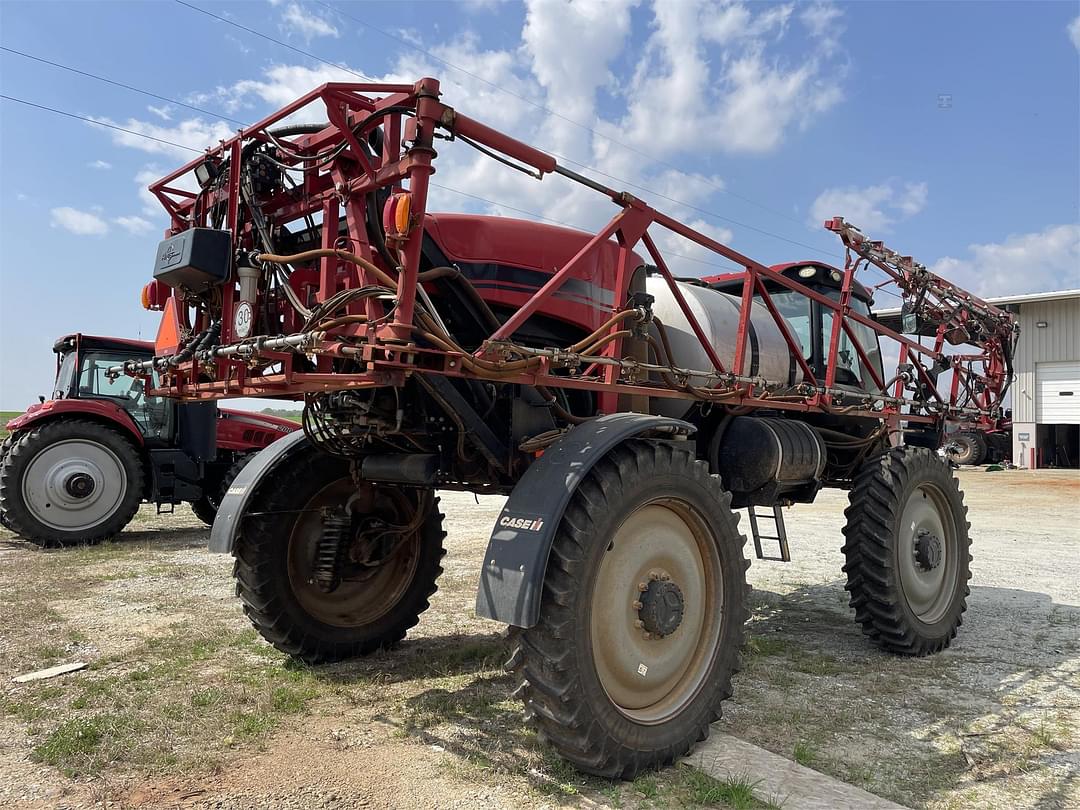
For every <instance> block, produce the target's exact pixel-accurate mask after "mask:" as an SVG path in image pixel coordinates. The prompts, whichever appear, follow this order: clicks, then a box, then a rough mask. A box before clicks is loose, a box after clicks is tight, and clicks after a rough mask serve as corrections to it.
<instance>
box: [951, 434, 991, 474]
mask: <svg viewBox="0 0 1080 810" xmlns="http://www.w3.org/2000/svg"><path fill="white" fill-rule="evenodd" d="M952 441H953V442H955V443H956V445H957V447H958V452H957V453H956V454H955V455H954V459H955V461H956V463H957V464H960V465H966V466H971V467H977V466H978V465H980V464H982V463H983V462H984V461H985V460H986V455H987V450H988V448H987V445H986V437H985V436H983V435H982V434H981V433H974V432H969V431H964V432H963V433H957V434H956V435H955V436H953V437H952Z"/></svg>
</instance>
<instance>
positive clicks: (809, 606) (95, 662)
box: [0, 470, 1080, 808]
mask: <svg viewBox="0 0 1080 810" xmlns="http://www.w3.org/2000/svg"><path fill="white" fill-rule="evenodd" d="M960 478H961V484H962V487H963V488H964V490H965V492H966V496H967V503H968V505H969V507H970V515H969V517H970V520H971V524H972V529H971V533H972V537H973V538H974V543H975V546H974V553H975V562H974V564H973V579H972V583H971V584H972V589H971V597H970V599H969V609H968V613H967V616H966V620H965V623H964V626H963V628H961V632H960V635H959V637H958V638H957V641H956V643H955V644H954V645H953V647H952V648H950V649H949V650H948V651H946V652H945V653H943V654H941V655H938V656H935V657H933V658H928V659H919V660H906V659H898V658H895V657H891V656H888V655H884V654H882V653H879V652H877V651H876V650H875V649H874V648H872V647H871V646H870V645H869V644H868V643H867V642H866V641H865V639H864V638H863V637H862V635H861V633H860V632H859V630H858V628H857V627H856V626H855V625H854V622H853V620H852V617H851V614H850V612H849V610H848V609H847V607H846V594H845V592H844V591H843V583H842V581H841V580H840V566H841V564H842V560H841V555H840V553H839V547H840V543H841V537H840V529H841V526H842V522H843V517H842V511H843V507H844V505H845V503H846V495H845V494H844V493H839V492H824V493H822V495H821V497H820V498H819V500H818V502H817V503H816V504H814V505H812V506H801V507H796V508H795V509H793V510H791V511H790V512H789V513H788V519H787V525H788V532H789V535H790V538H791V550H792V556H793V561H792V562H791V563H788V564H782V563H775V562H758V561H755V563H754V564H753V565H752V566H751V568H750V571H749V573H748V576H749V579H750V581H751V583H752V584H753V586H754V594H753V615H752V618H751V623H750V628H749V629H750V641H749V642H748V645H747V649H746V651H745V655H744V660H745V666H744V668H743V670H742V672H741V673H740V674H739V675H738V677H737V679H736V682H735V697H734V698H733V700H732V701H730V703H729V704H726V705H727V708H726V713H725V717H724V719H723V720H721V721H720V722H719V723H718V727H719V728H721V729H723V730H724V731H727V732H729V733H732V734H735V735H736V736H739V737H741V738H743V739H745V740H748V741H750V742H753V743H756V744H758V745H761V746H763V747H765V748H768V749H769V750H772V751H775V752H777V753H779V754H782V755H784V756H787V757H789V758H792V759H795V760H797V761H799V762H801V763H803V764H806V765H809V766H810V767H813V768H815V769H817V770H820V771H823V772H825V773H829V774H832V775H834V776H836V777H838V778H841V779H843V780H845V781H849V782H851V783H853V784H856V785H859V786H860V787H863V788H865V789H867V790H870V791H871V792H874V793H876V794H878V795H881V796H885V797H887V798H890V799H893V800H895V801H898V802H901V803H904V804H907V805H909V806H913V807H931V808H954V807H972V808H975V807H980V808H981V807H1008V808H1013V807H1018V808H1022V807H1032V808H1035V807H1038V808H1056V807H1061V808H1065V807H1077V806H1080V751H1078V749H1080V562H1078V560H1080V557H1078V554H1077V546H1078V544H1080V529H1078V526H1080V477H1078V476H1077V474H1076V473H1075V472H1073V473H1063V472H1039V473H1026V472H1000V473H985V472H982V471H977V470H976V471H968V470H965V471H963V472H961V473H960ZM501 503H502V499H500V498H494V497H481V498H479V499H474V498H473V497H472V496H466V495H461V494H448V495H445V496H444V499H443V506H444V511H446V513H447V530H448V532H449V541H448V545H449V554H448V556H447V558H446V563H445V568H446V572H445V574H444V576H443V577H442V578H441V580H440V591H439V593H438V594H436V597H435V598H434V600H433V603H432V609H431V610H430V611H429V612H428V613H426V614H425V616H424V618H423V620H422V621H421V623H420V625H419V626H418V627H417V628H416V629H415V631H414V632H412V633H411V634H410V637H409V639H408V640H406V642H404V643H403V644H402V645H401V646H400V648H399V649H397V650H394V651H391V652H387V653H380V654H377V655H375V656H372V657H370V658H367V659H364V660H362V661H359V662H351V663H348V664H341V665H336V666H327V667H315V668H310V667H298V666H295V665H293V664H291V663H290V662H288V661H287V660H286V659H285V658H284V657H283V656H280V655H279V654H277V653H276V652H275V651H273V650H272V649H270V648H269V647H267V646H266V645H265V644H264V643H263V642H262V641H261V639H258V638H257V637H255V636H254V635H253V634H252V633H251V631H250V630H249V629H248V626H247V624H246V621H245V619H244V618H243V615H242V613H241V612H240V610H239V607H238V605H237V603H236V600H235V599H234V598H233V596H232V584H231V580H230V576H229V575H230V560H229V559H228V558H222V557H219V556H215V555H210V554H209V553H207V552H206V551H205V542H206V536H207V530H206V529H205V528H204V527H202V525H201V524H199V523H198V521H197V520H195V519H194V517H193V516H191V514H190V512H188V511H187V510H186V509H183V510H179V509H178V510H177V513H176V514H175V515H173V516H162V517H157V516H154V515H153V514H152V510H151V509H149V508H144V509H143V512H142V513H141V514H140V516H139V518H138V520H137V522H136V524H134V526H133V527H132V528H131V529H129V531H127V532H125V533H124V535H123V536H122V537H121V538H120V539H119V541H117V542H114V543H109V544H105V545H102V546H98V547H95V548H90V549H76V550H68V551H59V552H42V551H39V550H37V549H35V548H34V547H32V546H30V545H28V544H26V543H23V542H22V541H19V540H17V539H15V538H13V537H12V536H11V535H10V533H7V532H4V531H2V530H0V611H2V615H3V616H4V620H3V622H2V624H0V710H2V711H0V806H3V807H72V808H75V807H80V808H81V807H91V806H104V805H107V806H115V807H202V808H250V807H285V808H290V807H297V808H299V807H339V806H347V807H372V808H375V807H448V808H457V807H512V808H526V807H551V806H616V807H665V806H671V807H681V806H693V805H696V804H702V803H708V801H710V799H709V797H710V796H714V795H715V794H711V793H708V792H703V791H702V789H701V788H702V784H701V781H700V779H698V778H697V777H695V775H694V774H692V773H690V772H689V769H686V768H676V769H669V770H667V771H664V772H662V773H659V774H656V775H650V776H647V777H643V778H639V779H638V780H637V781H635V782H633V783H629V784H618V785H612V784H610V783H607V782H604V781H601V780H594V779H590V778H585V777H582V776H581V775H579V774H577V773H575V772H574V771H573V770H572V769H570V768H568V767H566V766H565V764H564V763H562V762H561V761H560V760H558V759H557V758H555V757H552V756H551V755H550V753H549V752H547V751H546V750H545V749H544V748H543V747H542V746H540V745H539V744H538V743H537V741H536V740H535V737H534V736H533V735H531V734H530V733H529V732H528V731H527V730H525V729H524V728H523V726H522V723H521V717H520V707H519V706H518V704H517V703H516V702H515V701H514V700H513V698H512V697H511V695H510V692H511V690H512V685H511V684H510V682H509V680H508V679H507V678H506V677H505V675H503V673H502V671H501V668H500V663H501V658H502V656H503V654H504V643H503V640H502V637H501V633H500V628H498V627H496V626H494V625H492V624H490V623H488V622H484V621H482V620H479V619H477V618H475V617H474V616H473V614H472V603H473V597H474V588H475V583H476V575H477V569H478V565H479V562H480V560H481V558H482V554H483V549H484V546H485V544H486V540H487V533H488V530H489V529H490V526H491V524H492V522H493V521H494V518H495V516H496V515H497V513H498V510H499V508H500V506H501ZM744 528H745V525H744ZM71 660H82V661H87V662H88V663H90V665H91V666H90V668H88V669H87V670H84V671H82V672H79V673H75V674H71V675H67V676H64V677H62V678H58V679H55V680H52V681H43V682H40V683H36V684H25V685H15V684H12V683H11V681H10V679H11V677H12V676H13V675H16V674H19V673H20V672H25V671H28V670H32V669H36V668H38V667H41V666H48V665H51V664H54V663H62V662H65V661H71ZM748 776H749V777H750V778H751V780H752V778H753V775H752V774H749V775H748ZM763 798H766V799H768V798H772V799H775V800H778V801H780V802H781V803H782V799H783V797H763Z"/></svg>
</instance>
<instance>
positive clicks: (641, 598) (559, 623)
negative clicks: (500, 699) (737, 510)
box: [507, 439, 749, 779]
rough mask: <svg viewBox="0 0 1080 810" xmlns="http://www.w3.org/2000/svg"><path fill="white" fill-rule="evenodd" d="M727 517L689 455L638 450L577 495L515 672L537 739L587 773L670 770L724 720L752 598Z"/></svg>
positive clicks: (734, 526) (727, 500) (516, 655)
mask: <svg viewBox="0 0 1080 810" xmlns="http://www.w3.org/2000/svg"><path fill="white" fill-rule="evenodd" d="M730 504H731V495H730V494H729V493H727V492H725V491H724V490H723V488H722V486H721V484H720V479H719V478H718V477H716V476H712V475H709V469H708V465H707V464H706V463H705V462H703V461H698V460H696V459H695V458H694V453H693V450H692V448H691V447H690V446H679V445H677V444H675V443H670V442H652V441H645V440H640V439H635V440H631V441H628V442H626V443H625V444H623V445H621V446H619V447H618V448H616V449H615V450H613V451H612V452H611V453H610V454H609V455H608V456H606V457H605V458H603V459H601V460H600V461H599V462H597V464H596V466H595V467H593V469H592V470H591V471H590V472H589V473H588V475H587V476H586V477H585V479H584V480H583V481H582V482H581V485H580V486H579V487H578V489H577V490H576V492H575V493H574V496H573V498H572V499H571V501H570V504H569V506H568V507H567V509H566V512H565V513H564V515H563V518H562V521H561V522H560V525H559V528H558V531H557V534H556V536H555V540H554V543H553V546H552V549H551V555H550V558H549V561H548V565H547V571H546V575H545V578H544V587H543V596H542V600H541V607H540V619H539V622H538V623H537V624H536V625H535V626H534V627H530V628H528V629H524V630H522V629H515V630H514V631H513V633H512V638H513V639H514V648H513V652H512V654H511V657H510V660H509V661H508V662H507V668H508V669H509V670H510V671H511V672H513V673H514V674H515V675H516V676H517V679H518V683H519V686H518V690H517V692H516V694H517V695H518V696H520V697H521V699H522V700H523V702H524V704H525V716H526V719H527V720H528V722H529V723H530V724H532V725H533V726H534V727H535V728H536V730H537V732H538V736H539V737H540V739H541V740H543V741H545V742H547V743H548V744H550V745H552V746H553V747H554V748H555V749H556V750H557V751H558V753H559V754H560V755H562V756H563V757H565V758H566V759H567V760H569V761H570V762H571V763H573V764H574V765H575V766H576V767H577V768H579V769H581V770H582V771H585V772H588V773H592V774H596V775H599V776H605V777H609V778H611V777H616V778H618V777H621V778H624V779H632V778H633V777H634V776H635V775H636V774H638V773H640V772H643V771H647V770H650V769H656V768H661V767H664V766H667V765H670V764H671V763H672V762H674V761H675V760H676V759H677V758H679V757H681V756H683V755H684V754H686V753H687V752H688V751H689V750H690V748H691V747H692V746H693V745H694V744H695V743H696V742H699V741H701V740H704V739H705V738H706V737H707V736H708V734H709V724H710V723H712V722H713V721H714V720H716V719H717V718H719V717H720V714H721V703H722V702H723V701H724V700H726V699H727V698H728V697H730V696H731V678H732V675H733V674H734V673H735V672H736V670H737V669H738V655H739V649H740V647H741V646H742V643H743V625H744V623H745V621H746V617H747V594H748V591H749V588H748V586H747V585H746V569H747V567H748V566H749V562H748V561H747V560H745V559H744V558H743V553H742V547H743V545H744V543H745V542H746V538H745V537H743V536H742V535H740V534H739V531H738V518H737V516H736V515H735V514H734V513H733V512H732V510H731V508H730Z"/></svg>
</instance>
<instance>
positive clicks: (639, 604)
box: [631, 599, 641, 610]
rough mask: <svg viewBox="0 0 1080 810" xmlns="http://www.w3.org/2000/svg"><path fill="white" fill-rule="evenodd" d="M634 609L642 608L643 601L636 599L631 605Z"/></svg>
mask: <svg viewBox="0 0 1080 810" xmlns="http://www.w3.org/2000/svg"><path fill="white" fill-rule="evenodd" d="M631 607H632V608H633V609H634V610H641V602H640V601H639V600H637V599H635V600H634V604H632V605H631Z"/></svg>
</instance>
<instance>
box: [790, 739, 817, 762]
mask: <svg viewBox="0 0 1080 810" xmlns="http://www.w3.org/2000/svg"><path fill="white" fill-rule="evenodd" d="M791 756H792V758H793V759H794V760H795V761H796V762H798V763H799V764H800V765H803V766H805V767H807V768H812V767H813V763H814V757H815V756H817V749H816V748H814V746H813V745H811V744H810V743H808V742H803V741H801V740H800V741H799V742H797V743H795V747H794V748H793V749H792V752H791Z"/></svg>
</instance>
